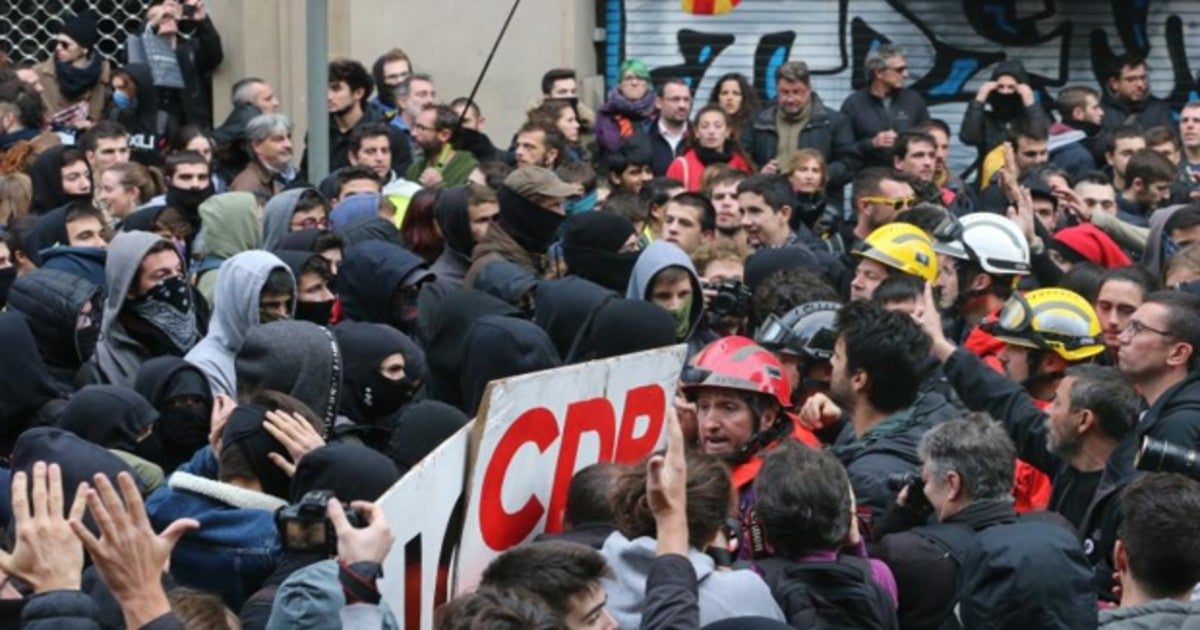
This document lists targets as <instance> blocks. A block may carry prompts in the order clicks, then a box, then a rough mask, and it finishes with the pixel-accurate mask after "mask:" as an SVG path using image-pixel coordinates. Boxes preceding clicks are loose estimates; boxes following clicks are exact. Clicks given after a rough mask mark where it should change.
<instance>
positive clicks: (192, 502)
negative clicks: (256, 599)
mask: <svg viewBox="0 0 1200 630" xmlns="http://www.w3.org/2000/svg"><path fill="white" fill-rule="evenodd" d="M205 450H207V449H205ZM203 456H204V451H201V452H198V453H197V457H196V458H194V459H193V461H192V462H190V463H188V464H185V465H184V466H182V467H180V470H181V471H184V472H186V471H188V470H189V469H191V470H195V469H196V468H195V467H193V466H192V465H193V464H195V463H197V460H203ZM207 457H208V458H209V459H211V458H212V453H211V451H209V452H208V453H207ZM177 475H178V473H176V475H173V476H172V481H171V484H176V483H177V482H178V481H179V480H178V479H176V476H177ZM208 483H216V482H208ZM171 484H169V485H168V486H163V487H162V488H159V489H158V490H156V491H155V492H154V493H152V494H151V495H150V496H149V497H148V498H147V499H146V511H147V512H148V513H149V516H150V522H151V523H152V524H153V526H154V529H155V530H161V529H163V528H165V527H167V526H168V525H170V524H171V522H172V521H174V520H176V519H180V518H193V519H196V520H197V521H199V523H200V528H199V529H196V530H192V531H190V532H188V533H187V534H185V535H184V537H183V538H182V539H181V540H180V541H179V544H177V545H175V549H174V551H172V552H171V574H172V575H173V576H174V577H175V579H176V580H177V581H178V582H179V583H180V584H181V585H184V586H192V587H195V588H201V589H204V590H207V591H212V592H214V593H217V594H219V595H220V596H221V598H222V599H223V600H224V601H225V604H226V605H228V606H229V607H230V608H232V609H233V610H239V609H240V608H241V606H242V603H243V602H245V600H246V599H247V598H249V597H250V596H251V595H252V594H254V592H255V591H257V590H258V589H259V587H260V586H262V583H263V581H264V580H265V579H266V578H267V577H268V576H269V575H270V574H271V572H272V571H273V570H274V569H275V565H276V563H277V562H278V561H279V557H280V555H281V554H282V551H283V550H282V545H281V543H280V540H279V535H278V533H277V532H276V529H275V515H274V512H272V511H269V510H266V509H255V508H242V507H236V506H234V505H231V504H229V503H227V502H226V501H224V500H222V499H219V498H216V497H214V496H210V495H208V494H205V493H203V492H200V491H194V490H193V489H190V488H189V489H182V488H172V487H170V485H171ZM219 485H221V486H224V485H225V484H219ZM264 496H265V495H264Z"/></svg>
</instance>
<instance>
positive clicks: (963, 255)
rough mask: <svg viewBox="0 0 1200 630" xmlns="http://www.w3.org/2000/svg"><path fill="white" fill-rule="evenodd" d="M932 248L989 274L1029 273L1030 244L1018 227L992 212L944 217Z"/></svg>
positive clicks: (939, 253)
mask: <svg viewBox="0 0 1200 630" xmlns="http://www.w3.org/2000/svg"><path fill="white" fill-rule="evenodd" d="M933 249H934V251H936V252H937V253H938V255H941V256H949V257H951V258H957V259H959V260H969V261H972V262H974V263H976V264H978V265H979V268H980V269H983V270H984V271H986V272H988V273H994V274H997V275H1007V276H1024V275H1027V274H1028V273H1029V243H1027V242H1026V241H1025V235H1024V234H1022V233H1021V228H1020V227H1018V226H1017V224H1016V223H1013V222H1012V220H1011V219H1009V218H1007V217H1002V216H1000V215H998V214H993V213H991V212H975V213H972V214H968V215H966V216H964V217H961V218H957V219H956V218H954V217H951V218H949V219H947V220H946V221H944V222H943V223H942V224H941V225H939V226H938V227H937V229H936V230H934V244H933Z"/></svg>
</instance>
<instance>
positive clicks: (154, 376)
mask: <svg viewBox="0 0 1200 630" xmlns="http://www.w3.org/2000/svg"><path fill="white" fill-rule="evenodd" d="M133 388H134V390H136V391H137V392H138V393H139V394H141V395H142V396H143V397H144V398H145V399H146V400H148V401H150V404H151V405H153V406H154V408H155V409H157V410H158V413H159V418H158V422H156V423H154V429H153V431H152V432H151V433H150V437H148V438H146V439H145V440H142V442H140V443H139V444H138V448H137V449H136V450H135V454H136V455H138V456H140V457H142V458H144V459H147V460H149V461H151V462H153V463H155V464H157V465H159V466H160V467H162V469H163V471H164V472H171V471H174V470H175V469H176V468H178V467H179V465H180V464H182V463H184V462H186V461H188V460H189V459H191V457H192V455H193V454H194V453H195V452H196V450H197V449H199V448H201V447H203V446H204V445H205V444H208V433H209V428H210V426H209V425H210V416H211V414H212V407H213V395H212V388H211V386H209V384H208V379H207V378H206V377H205V376H204V374H203V373H202V372H201V371H200V369H199V368H197V367H196V366H194V365H192V364H191V363H188V362H187V361H184V360H183V359H181V358H179V357H157V358H154V359H150V360H149V361H147V362H145V363H143V364H142V367H141V369H139V370H138V375H137V380H136V381H134V385H133ZM186 400H195V401H197V402H196V404H182V403H183V402H184V401H186Z"/></svg>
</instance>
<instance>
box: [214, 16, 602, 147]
mask: <svg viewBox="0 0 1200 630" xmlns="http://www.w3.org/2000/svg"><path fill="white" fill-rule="evenodd" d="M207 4H208V6H209V7H211V11H212V13H213V16H214V20H215V21H216V24H217V28H218V29H219V30H220V33H221V37H222V41H223V43H224V46H225V61H224V63H223V64H222V66H221V68H220V70H219V72H218V73H217V75H216V76H215V77H214V85H213V90H214V97H215V100H216V103H215V113H216V119H217V124H219V123H220V121H221V120H223V119H224V117H225V116H226V115H227V114H228V112H229V109H230V106H229V96H228V95H229V87H230V86H231V85H232V84H233V82H234V81H235V80H237V79H238V78H240V77H245V76H259V77H262V78H264V79H266V80H267V81H269V82H271V84H272V85H274V86H275V89H276V90H277V91H278V93H279V98H280V100H281V101H282V103H283V108H284V112H285V113H287V114H288V115H289V116H290V117H291V118H292V119H293V120H294V121H295V123H296V134H295V136H296V138H297V139H299V138H301V137H303V135H304V130H305V128H306V127H307V124H306V123H307V117H306V114H305V111H306V110H305V108H306V100H305V90H306V85H305V81H306V74H307V68H306V66H305V53H306V47H307V36H306V31H307V29H306V27H305V5H306V2H305V0H207ZM328 5H329V58H331V59H332V58H335V57H342V56H346V57H352V58H354V59H357V60H359V61H361V62H362V63H363V65H365V66H367V69H368V70H369V69H370V67H371V64H372V63H373V62H374V61H375V58H376V57H378V56H379V55H380V54H382V53H383V52H384V51H386V50H388V49H389V48H391V47H393V46H399V47H400V48H403V49H404V50H405V51H406V52H407V53H408V54H409V56H410V57H411V58H412V60H413V65H414V67H415V69H416V70H417V71H418V72H428V73H430V74H432V75H433V77H434V81H435V84H436V87H437V91H438V98H439V100H441V101H444V102H449V101H450V100H451V99H453V98H455V97H458V96H466V95H468V94H469V93H470V91H471V86H472V85H473V84H474V81H475V78H476V77H477V76H478V75H479V71H480V70H481V69H482V67H483V63H484V61H485V60H486V59H487V55H488V51H489V50H491V46H492V44H493V42H494V41H495V39H496V36H497V34H498V33H499V31H500V27H501V26H502V25H503V23H504V18H505V17H506V16H507V15H508V11H509V9H510V8H511V7H512V2H511V0H390V1H389V0H329V2H328ZM594 6H595V5H594V0H521V5H520V7H519V8H518V9H517V13H516V15H515V16H514V17H513V21H512V24H511V25H509V28H508V32H507V34H506V35H505V36H504V40H503V41H502V42H501V43H500V47H499V49H498V50H497V51H496V56H495V58H494V59H493V60H492V65H491V68H490V69H489V70H488V74H487V76H486V77H485V78H484V82H483V84H482V85H481V86H480V88H479V93H478V95H477V96H476V101H477V102H478V103H479V105H480V107H481V108H482V109H483V115H484V116H485V117H486V119H487V122H486V125H485V128H484V131H486V132H487V133H488V134H489V135H490V136H491V138H492V141H493V142H495V143H496V145H497V146H501V147H506V146H508V142H509V140H510V138H511V135H512V134H513V132H515V131H516V129H517V127H519V126H520V124H521V122H522V121H523V120H524V111H525V108H526V107H527V106H528V104H529V101H530V100H531V99H532V98H534V97H535V96H537V95H538V93H539V92H540V88H539V82H540V80H541V76H542V73H543V72H545V71H546V70H547V69H549V68H552V67H559V66H565V67H573V68H576V69H577V70H578V71H579V73H580V77H581V78H583V79H585V81H586V83H587V84H588V85H589V86H592V85H599V83H600V82H599V80H598V79H596V78H591V80H589V78H590V77H589V75H594V74H595V68H596V54H595V48H594V46H593V44H592V35H593V33H594V32H595V26H596V24H595V22H596V19H595V8H594ZM585 92H586V93H585V94H582V95H581V96H582V97H583V98H584V100H585V101H589V102H593V104H594V101H595V100H597V99H599V97H600V96H601V94H600V89H599V88H598V87H597V88H594V89H592V90H590V91H589V90H585Z"/></svg>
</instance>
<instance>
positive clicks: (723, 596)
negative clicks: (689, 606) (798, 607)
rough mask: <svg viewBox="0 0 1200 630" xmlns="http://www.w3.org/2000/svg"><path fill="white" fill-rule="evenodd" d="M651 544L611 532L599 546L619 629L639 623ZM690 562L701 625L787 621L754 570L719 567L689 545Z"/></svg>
mask: <svg viewBox="0 0 1200 630" xmlns="http://www.w3.org/2000/svg"><path fill="white" fill-rule="evenodd" d="M655 544H656V543H655V541H654V539H653V538H651V537H649V536H642V537H640V538H635V539H633V540H629V539H627V538H625V536H623V535H622V534H621V532H613V533H612V534H611V535H609V537H608V538H607V539H605V541H604V547H603V548H601V549H600V553H602V554H604V559H605V560H607V561H608V566H609V568H610V569H612V573H613V577H612V578H604V579H603V580H602V581H603V582H604V590H605V592H606V593H607V594H608V605H607V606H606V608H607V609H608V612H609V614H611V615H612V616H613V618H614V619H616V620H617V626H618V627H620V628H637V627H638V626H639V625H640V624H641V621H642V605H643V604H644V603H645V599H646V577H647V575H648V574H649V573H650V565H651V563H653V562H654V558H655V556H656V555H657V554H656V553H655V551H654V547H655ZM688 561H690V562H691V564H692V569H693V570H695V572H696V587H697V598H698V604H699V606H700V625H702V626H703V625H708V624H710V623H713V622H715V621H720V620H722V619H728V618H730V617H744V616H748V615H754V616H761V617H769V618H771V619H775V620H776V621H785V619H784V618H783V611H781V610H780V609H779V604H777V603H775V598H774V597H773V596H772V595H771V589H770V587H768V586H767V584H766V582H763V579H762V578H761V577H759V576H758V574H757V573H755V572H754V571H752V570H749V569H742V570H737V571H717V570H716V563H714V562H713V559H712V558H710V557H709V556H708V555H706V554H704V553H701V552H699V551H696V550H695V549H688Z"/></svg>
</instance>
